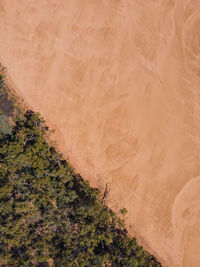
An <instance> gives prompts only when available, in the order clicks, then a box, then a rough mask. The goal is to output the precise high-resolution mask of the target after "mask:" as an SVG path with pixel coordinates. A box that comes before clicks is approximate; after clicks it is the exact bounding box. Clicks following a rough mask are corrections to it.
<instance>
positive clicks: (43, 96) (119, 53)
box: [0, 0, 200, 267]
mask: <svg viewBox="0 0 200 267" xmlns="http://www.w3.org/2000/svg"><path fill="white" fill-rule="evenodd" d="M0 38H1V42H0V61H2V63H3V64H4V65H6V67H7V68H8V72H9V75H10V77H11V78H12V80H13V81H14V82H15V85H16V88H18V90H19V92H20V94H21V95H22V96H23V98H24V99H25V101H26V102H27V103H28V104H29V105H30V106H31V107H32V108H33V109H34V110H36V111H39V112H41V114H42V115H43V116H44V117H45V119H46V120H47V122H48V124H50V125H51V126H53V127H54V128H56V138H57V139H58V143H59V146H60V149H61V151H62V152H63V153H65V155H67V156H69V158H70V161H71V162H72V164H73V165H74V166H75V167H76V169H77V170H78V171H79V172H80V173H81V174H82V175H83V176H84V177H85V178H87V179H89V180H90V181H91V184H92V185H97V186H103V185H104V184H105V183H106V182H108V183H110V186H111V194H110V205H111V206H112V207H114V208H115V209H119V208H120V207H126V208H127V209H128V216H127V223H128V225H129V226H130V232H131V233H136V235H137V236H138V237H139V240H140V242H141V243H142V244H143V245H145V247H146V248H148V249H149V250H150V251H151V252H152V253H154V254H155V255H156V256H157V257H158V258H159V259H160V260H161V261H162V262H163V263H164V264H165V265H166V266H170V267H174V266H181V267H199V266H200V253H199V248H200V177H199V175H200V1H199V0H0Z"/></svg>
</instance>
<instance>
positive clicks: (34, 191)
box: [0, 74, 161, 267]
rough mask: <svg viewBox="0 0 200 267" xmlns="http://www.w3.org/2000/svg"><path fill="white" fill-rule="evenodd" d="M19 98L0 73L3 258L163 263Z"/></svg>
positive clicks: (9, 262)
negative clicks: (139, 241)
mask: <svg viewBox="0 0 200 267" xmlns="http://www.w3.org/2000/svg"><path fill="white" fill-rule="evenodd" d="M17 103H18V101H17V100H16V98H15V97H14V96H13V95H12V94H9V88H8V86H7V85H6V83H5V80H4V76H3V75H2V74H0V123H1V124H3V127H2V128H1V130H0V255H1V256H0V266H4V267H7V266H38V267H42V266H55V267H60V266H99V267H100V266H116V267H117V266H127V267H128V266H133V267H160V266H161V264H160V263H159V262H158V261H157V259H156V258H155V257H154V256H152V255H151V254H150V253H148V252H147V251H145V250H144V249H143V248H142V247H141V246H139V245H138V244H137V242H136V239H135V238H132V237H130V236H129V234H128V232H127V230H126V228H125V224H124V220H123V214H124V213H126V210H125V209H122V210H121V215H120V216H117V215H116V214H115V212H114V211H113V210H111V209H110V208H109V207H108V206H107V205H106V195H107V190H105V191H104V193H101V192H100V190H99V189H97V188H92V187H90V185H89V183H88V182H87V181H85V180H84V179H83V178H82V177H81V176H80V174H78V173H76V172H75V171H74V169H73V168H72V167H71V166H70V164H69V162H67V161H66V160H65V159H63V157H62V155H61V154H60V153H58V152H57V151H56V149H55V148H54V147H53V146H51V144H49V143H48V141H47V137H48V135H49V131H48V130H49V129H48V127H47V126H46V124H45V121H44V120H43V119H42V117H41V116H40V114H39V113H34V112H33V111H31V110H28V111H26V112H24V111H21V110H20V107H19V105H18V104H17ZM1 116H5V117H4V118H3V117H1ZM2 118H3V119H2ZM6 118H8V121H7V126H5V125H6V123H5V120H6ZM3 120H4V122H2V121H3ZM6 127H7V128H6Z"/></svg>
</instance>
